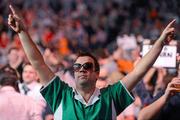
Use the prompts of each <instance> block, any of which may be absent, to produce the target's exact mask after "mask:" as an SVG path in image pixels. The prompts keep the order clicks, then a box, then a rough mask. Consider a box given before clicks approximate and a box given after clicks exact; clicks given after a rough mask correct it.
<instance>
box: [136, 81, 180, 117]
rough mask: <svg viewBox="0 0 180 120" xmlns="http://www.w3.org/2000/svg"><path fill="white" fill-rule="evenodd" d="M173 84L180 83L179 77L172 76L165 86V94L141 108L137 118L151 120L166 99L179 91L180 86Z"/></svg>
mask: <svg viewBox="0 0 180 120" xmlns="http://www.w3.org/2000/svg"><path fill="white" fill-rule="evenodd" d="M175 84H180V78H174V79H173V80H172V81H171V82H170V83H169V84H168V86H167V88H166V91H165V94H164V95H163V96H161V97H160V98H159V99H158V100H157V101H155V102H154V103H152V104H150V105H149V106H147V107H145V108H143V109H142V110H141V111H140V113H139V115H138V120H152V119H153V118H155V117H156V116H157V115H158V113H159V112H160V110H161V109H162V108H163V106H164V105H165V104H166V102H167V101H168V99H169V98H170V97H171V96H172V95H174V94H175V93H176V92H178V91H180V88H177V87H175Z"/></svg>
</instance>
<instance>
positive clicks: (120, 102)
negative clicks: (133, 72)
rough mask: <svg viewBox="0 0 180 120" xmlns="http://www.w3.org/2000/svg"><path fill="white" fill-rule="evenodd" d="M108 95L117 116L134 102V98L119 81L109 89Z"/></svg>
mask: <svg viewBox="0 0 180 120" xmlns="http://www.w3.org/2000/svg"><path fill="white" fill-rule="evenodd" d="M110 93H111V95H112V99H113V102H114V105H115V109H116V113H117V115H118V114H120V113H121V112H122V111H123V110H124V109H125V108H126V107H128V106H129V105H130V104H131V103H133V102H134V98H133V97H132V96H131V94H130V93H129V91H128V90H127V89H126V87H125V86H124V85H123V83H122V82H121V81H120V82H117V83H116V84H114V85H112V86H111V87H110Z"/></svg>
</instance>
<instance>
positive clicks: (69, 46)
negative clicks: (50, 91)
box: [0, 0, 180, 120]
mask: <svg viewBox="0 0 180 120" xmlns="http://www.w3.org/2000/svg"><path fill="white" fill-rule="evenodd" d="M10 3H11V4H13V5H15V6H16V7H18V9H19V10H21V11H22V13H23V16H24V18H25V21H24V22H25V23H26V25H27V26H28V28H29V29H28V31H29V32H30V35H31V37H32V39H33V40H34V41H35V42H36V44H37V45H38V47H39V49H40V51H41V53H42V54H43V56H44V59H45V62H46V63H47V64H48V65H49V66H50V68H51V69H52V70H53V71H54V72H56V73H57V75H58V76H60V77H61V78H62V80H64V81H65V82H67V83H68V84H69V85H70V86H72V87H75V84H74V78H73V74H72V73H73V72H72V63H73V61H74V60H75V58H76V55H75V53H77V52H78V51H79V50H86V51H89V50H91V51H93V52H94V54H95V56H97V58H98V61H99V63H100V67H101V71H100V78H99V80H98V81H97V87H98V88H102V87H106V86H107V85H110V84H113V83H115V82H117V81H118V80H120V79H121V78H122V77H123V76H124V75H126V74H127V73H129V72H130V71H131V70H132V69H133V67H134V65H136V64H137V62H138V60H139V58H140V56H141V47H142V45H143V43H145V42H147V41H152V40H156V38H158V36H159V35H160V31H162V29H163V28H162V27H163V26H165V25H166V24H167V23H168V22H169V21H170V20H171V18H175V19H176V36H175V41H174V43H175V44H174V43H172V44H173V45H177V42H178V40H179V39H180V24H179V23H180V17H179V15H180V9H179V8H178V7H179V6H180V1H178V0H171V1H169V0H156V1H153V0H38V1H36V0H16V1H7V0H1V1H0V66H3V65H6V64H9V65H10V66H11V67H13V68H15V69H16V70H17V71H18V72H19V78H20V83H19V87H20V92H21V93H22V94H25V95H29V96H31V97H33V98H34V99H35V100H36V101H37V102H39V104H40V105H41V107H42V109H43V110H42V109H41V111H43V112H42V113H43V116H46V118H47V119H48V117H49V116H47V115H48V114H51V111H50V110H49V108H48V106H47V105H45V101H44V100H43V98H41V95H40V94H38V91H39V89H40V88H41V85H40V84H39V83H38V76H37V75H36V73H35V70H34V69H33V68H31V67H32V66H31V65H30V64H29V62H28V60H27V58H26V56H25V54H24V51H23V49H22V47H21V44H20V42H19V38H18V36H17V34H15V33H14V32H13V31H12V30H10V28H9V27H8V25H7V17H8V16H7V15H8V13H9V8H8V5H9V4H10ZM178 70H179V68H178V65H177V68H175V69H166V68H151V69H150V70H149V71H148V72H147V74H146V75H145V76H144V78H143V80H142V81H141V82H140V83H139V84H138V85H137V87H136V88H135V89H134V90H133V91H132V94H133V95H134V97H135V102H134V103H133V104H132V105H131V106H129V107H128V108H127V109H126V110H125V111H124V112H123V113H122V114H121V115H119V116H118V119H119V120H135V119H136V118H137V116H138V112H139V111H140V109H141V108H142V107H144V106H146V105H148V104H150V103H151V102H152V101H153V100H154V96H156V95H157V94H158V93H159V91H161V90H164V89H165V87H166V85H167V83H168V82H169V81H170V80H171V79H172V78H173V77H174V76H177V75H178ZM29 91H31V92H29ZM44 119H45V118H44ZM49 119H52V118H51V117H49Z"/></svg>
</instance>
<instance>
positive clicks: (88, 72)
mask: <svg viewBox="0 0 180 120" xmlns="http://www.w3.org/2000/svg"><path fill="white" fill-rule="evenodd" d="M10 9H11V11H12V13H11V14H9V18H8V24H9V26H10V27H11V28H12V29H13V30H14V31H15V32H17V33H18V35H19V37H20V41H21V43H22V46H23V48H24V50H25V53H26V55H27V57H28V59H29V61H30V62H31V64H32V66H33V67H34V69H35V70H36V71H37V73H38V75H39V77H40V82H41V83H42V84H43V85H44V87H43V88H42V89H41V94H42V95H43V97H44V98H45V99H46V101H47V102H48V104H49V105H50V107H51V109H52V111H53V112H54V117H55V120H61V119H63V120H71V119H73V120H80V119H82V120H84V119H96V120H102V119H103V120H110V119H116V116H117V115H118V114H120V113H121V112H122V111H123V110H124V109H125V108H126V107H127V106H129V105H130V104H131V103H132V102H133V101H134V99H133V97H132V96H131V95H130V93H129V91H131V90H132V89H133V88H134V86H135V85H136V84H137V83H138V82H139V81H140V80H141V78H142V76H143V75H144V74H145V73H146V72H147V70H148V69H149V68H150V67H151V66H152V65H153V63H154V62H155V60H156V59H157V57H158V55H159V54H160V52H161V50H162V48H163V46H164V44H166V43H168V42H170V41H171V39H172V36H173V34H174V28H173V27H172V25H173V24H174V22H175V20H173V21H171V22H170V23H169V24H168V25H167V27H166V28H165V29H164V31H163V32H162V34H161V35H160V37H159V38H158V40H157V41H156V42H155V44H154V46H153V47H152V48H151V50H150V51H149V52H148V53H147V55H145V56H144V57H143V58H142V59H141V61H140V62H139V63H138V65H137V66H136V67H135V68H134V70H133V71H132V72H130V73H129V74H128V75H126V76H125V77H124V78H123V79H122V80H121V81H119V82H117V83H115V84H113V85H110V86H108V87H107V88H104V89H97V88H96V87H95V86H96V81H97V79H98V77H99V71H100V68H99V63H98V62H97V59H96V58H95V57H94V56H93V55H92V54H91V53H87V52H81V53H79V54H78V57H77V58H76V60H75V62H74V65H73V70H74V77H75V84H76V87H75V88H71V87H69V86H68V85H67V84H65V83H64V82H63V81H61V79H60V78H59V77H57V76H56V75H55V74H54V73H53V72H52V71H51V70H50V69H49V67H48V66H47V65H46V64H45V62H44V60H43V57H42V55H41V54H40V52H39V50H38V48H37V47H36V45H35V43H34V42H33V41H32V39H31V37H30V35H29V33H28V30H27V28H26V27H25V24H23V18H22V17H21V15H20V13H19V12H18V11H17V10H16V9H15V8H14V7H12V6H11V5H10ZM69 113H70V115H68V114H69Z"/></svg>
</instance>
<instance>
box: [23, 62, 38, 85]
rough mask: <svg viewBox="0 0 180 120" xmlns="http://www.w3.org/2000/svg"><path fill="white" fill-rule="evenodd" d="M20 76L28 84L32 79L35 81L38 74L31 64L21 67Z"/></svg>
mask: <svg viewBox="0 0 180 120" xmlns="http://www.w3.org/2000/svg"><path fill="white" fill-rule="evenodd" d="M22 78H23V81H24V82H25V83H26V84H29V83H31V82H33V81H37V80H38V75H37V73H36V71H35V70H34V68H33V67H32V66H31V65H25V66H24V68H23V73H22Z"/></svg>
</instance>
